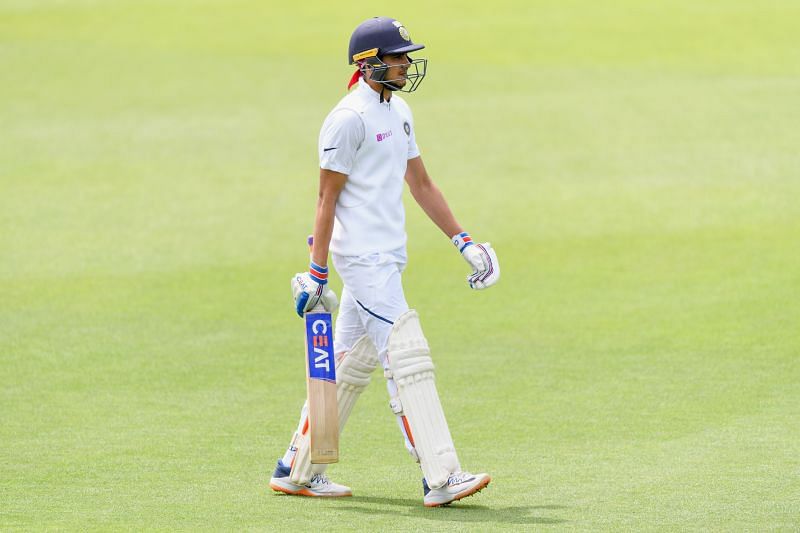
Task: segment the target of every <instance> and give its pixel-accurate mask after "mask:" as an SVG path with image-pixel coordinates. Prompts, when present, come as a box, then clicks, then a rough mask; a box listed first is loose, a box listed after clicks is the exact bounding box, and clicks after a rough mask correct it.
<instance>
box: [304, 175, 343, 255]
mask: <svg viewBox="0 0 800 533" xmlns="http://www.w3.org/2000/svg"><path fill="white" fill-rule="evenodd" d="M346 182H347V176H346V175H344V174H342V173H341V172H336V171H334V170H328V169H325V168H321V169H319V198H317V215H316V218H315V220H314V244H313V246H312V248H311V260H312V261H313V262H314V263H316V264H317V265H320V266H323V267H324V266H327V265H328V248H329V246H330V243H331V235H332V234H333V219H334V215H335V214H336V201H337V200H338V199H339V194H340V193H341V192H342V189H343V188H344V184H345V183H346Z"/></svg>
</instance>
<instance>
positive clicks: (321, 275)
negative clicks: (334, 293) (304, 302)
mask: <svg viewBox="0 0 800 533" xmlns="http://www.w3.org/2000/svg"><path fill="white" fill-rule="evenodd" d="M308 274H309V276H311V279H313V280H314V281H316V282H317V283H319V284H320V285H325V284H326V283H328V267H324V266H319V265H318V264H316V263H314V261H311V264H310V265H309V266H308Z"/></svg>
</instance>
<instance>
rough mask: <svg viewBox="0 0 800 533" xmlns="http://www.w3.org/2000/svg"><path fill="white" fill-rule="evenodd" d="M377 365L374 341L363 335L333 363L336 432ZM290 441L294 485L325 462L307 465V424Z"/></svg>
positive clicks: (308, 477)
mask: <svg viewBox="0 0 800 533" xmlns="http://www.w3.org/2000/svg"><path fill="white" fill-rule="evenodd" d="M377 366H378V352H377V350H376V349H375V345H374V344H372V341H371V340H369V337H367V336H366V335H364V336H363V337H361V338H360V339H358V340H357V341H356V343H355V344H354V345H353V347H352V348H351V349H350V351H348V352H346V353H345V355H344V358H343V359H342V361H341V362H340V363H339V365H338V366H337V367H336V400H337V404H338V407H339V434H341V433H342V430H343V429H344V425H345V423H346V422H347V418H348V417H349V416H350V413H351V412H352V411H353V407H354V406H355V404H356V400H358V397H359V396H360V395H361V392H362V391H363V390H364V389H366V388H367V385H369V382H370V379H371V378H370V376H371V375H372V372H373V371H374V370H375V367H377ZM292 445H293V446H295V447H296V448H297V452H296V453H295V456H294V462H293V463H292V473H291V474H290V475H289V479H290V481H291V482H292V483H296V484H297V485H305V484H306V483H308V481H309V480H310V479H311V476H312V475H313V474H321V473H322V472H324V471H325V467H327V465H313V469H312V465H311V439H310V438H309V435H308V426H307V425H306V431H305V433H302V434H300V433H295V438H294V441H293V442H292Z"/></svg>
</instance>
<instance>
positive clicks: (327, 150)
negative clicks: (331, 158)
mask: <svg viewBox="0 0 800 533" xmlns="http://www.w3.org/2000/svg"><path fill="white" fill-rule="evenodd" d="M337 148H339V147H338V146H334V147H333V148H323V149H322V151H323V152H330V151H331V150H336V149H337Z"/></svg>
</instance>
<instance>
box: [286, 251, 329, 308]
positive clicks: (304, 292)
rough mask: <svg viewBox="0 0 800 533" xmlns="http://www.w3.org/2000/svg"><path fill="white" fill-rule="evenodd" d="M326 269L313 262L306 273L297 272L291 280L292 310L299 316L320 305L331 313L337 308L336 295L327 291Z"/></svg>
mask: <svg viewBox="0 0 800 533" xmlns="http://www.w3.org/2000/svg"><path fill="white" fill-rule="evenodd" d="M327 283H328V267H322V266H319V265H317V264H315V263H314V262H313V261H312V262H311V264H310V265H309V267H308V272H298V273H297V274H295V275H294V277H293V278H292V296H293V297H294V308H295V311H297V314H298V315H299V316H301V317H302V316H303V313H305V312H306V311H310V310H312V309H314V308H315V307H316V306H317V305H319V304H320V303H321V304H322V305H323V307H325V309H326V310H327V311H328V312H330V313H332V312H334V311H335V310H336V309H337V308H338V307H339V299H338V298H337V297H336V293H335V292H333V291H332V290H331V289H329V288H328V287H327V286H326V285H327Z"/></svg>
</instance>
